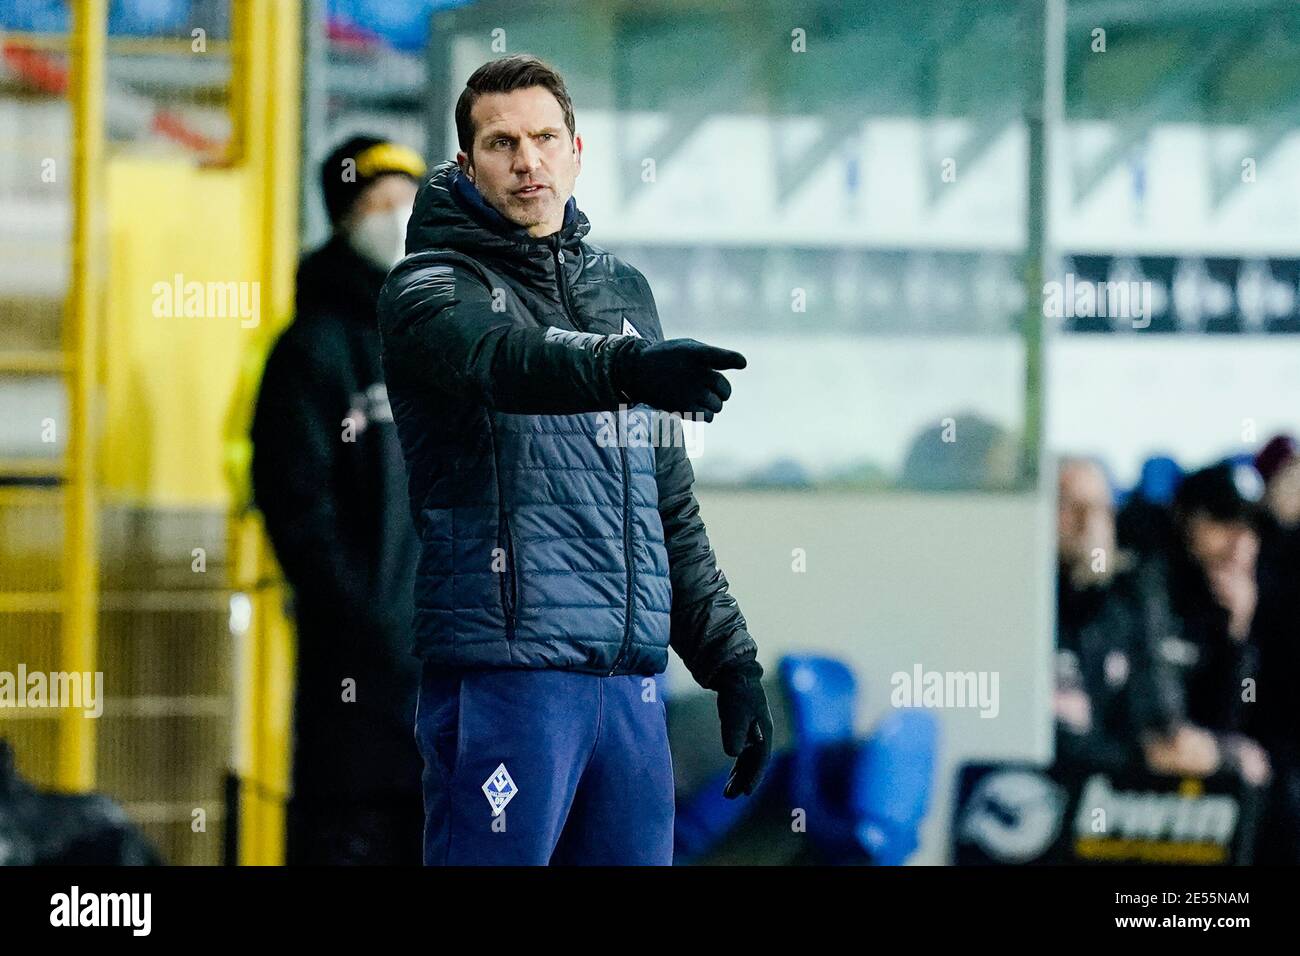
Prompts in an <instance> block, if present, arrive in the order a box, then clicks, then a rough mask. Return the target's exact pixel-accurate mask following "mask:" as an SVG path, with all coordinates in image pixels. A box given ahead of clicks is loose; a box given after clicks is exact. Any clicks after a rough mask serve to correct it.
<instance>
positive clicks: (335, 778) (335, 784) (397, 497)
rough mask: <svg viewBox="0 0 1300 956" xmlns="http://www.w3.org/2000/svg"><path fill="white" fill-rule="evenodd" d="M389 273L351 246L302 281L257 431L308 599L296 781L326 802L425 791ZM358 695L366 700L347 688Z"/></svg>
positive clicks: (262, 487) (286, 542)
mask: <svg viewBox="0 0 1300 956" xmlns="http://www.w3.org/2000/svg"><path fill="white" fill-rule="evenodd" d="M383 281H384V273H383V272H382V271H380V270H378V269H376V268H375V267H373V266H371V265H370V264H369V263H367V262H366V261H365V260H363V259H362V258H361V257H360V256H359V255H357V254H356V253H355V252H354V251H353V250H352V249H351V247H350V246H349V245H348V244H347V242H346V240H344V239H343V238H341V237H338V236H336V237H335V238H333V239H331V240H330V241H329V242H327V243H326V244H325V245H324V246H322V247H321V248H320V249H318V250H317V251H315V252H314V253H312V254H311V255H309V256H307V257H306V258H305V259H304V260H303V261H302V263H301V265H300V267H299V270H298V289H297V315H296V318H295V320H294V321H293V323H292V324H291V325H290V326H289V327H288V329H287V330H286V331H285V332H284V333H283V334H282V335H281V336H280V338H279V340H278V341H277V342H276V344H275V347H274V348H273V349H272V351H271V354H270V357H269V359H268V360H267V364H266V371H265V374H264V376H263V379H262V386H261V392H260V394H259V396H258V401H257V408H256V412H255V414H254V420H253V430H252V439H253V469H252V471H253V494H254V499H255V501H256V503H257V505H258V507H259V508H260V509H261V511H262V514H263V516H264V518H265V521H266V528H267V533H268V534H269V536H270V538H271V543H272V544H273V545H274V547H275V552H276V556H277V558H278V559H279V561H280V565H281V567H282V568H283V570H284V573H285V576H286V578H287V579H288V581H289V584H290V585H291V587H292V590H293V594H294V609H295V616H296V618H297V624H298V681H297V697H296V708H295V711H296V712H295V737H296V755H295V760H294V772H295V777H296V778H297V779H298V781H299V783H300V784H301V785H302V786H306V787H309V789H310V790H311V791H312V792H313V793H314V794H316V795H322V794H324V793H325V792H330V793H333V794H335V795H339V796H348V795H358V794H361V793H374V792H391V791H395V790H400V789H407V790H409V789H415V790H417V791H418V788H419V781H420V761H419V756H418V753H417V752H416V750H415V744H414V738H413V730H412V728H413V726H414V722H415V699H416V695H417V693H418V690H419V667H420V665H419V661H418V660H416V659H415V658H414V657H413V656H412V655H411V652H410V643H411V638H410V618H411V586H412V581H413V579H414V574H415V563H416V560H417V557H418V552H419V549H418V544H417V542H416V539H415V530H414V528H413V527H412V526H411V520H410V515H409V512H408V510H407V507H406V472H405V467H404V465H403V463H402V454H401V448H400V446H399V444H398V439H397V430H396V428H395V426H394V425H393V417H392V411H391V409H390V407H389V402H388V396H387V390H386V387H385V385H384V378H383V368H382V364H381V361H380V350H379V332H378V329H377V327H376V322H375V307H376V303H377V301H378V297H379V289H380V287H381V286H382V284H383ZM348 679H351V680H353V681H355V701H354V702H352V701H347V700H345V699H344V687H343V682H344V681H345V680H348Z"/></svg>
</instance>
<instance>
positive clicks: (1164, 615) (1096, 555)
mask: <svg viewBox="0 0 1300 956" xmlns="http://www.w3.org/2000/svg"><path fill="white" fill-rule="evenodd" d="M1057 535H1058V538H1057V551H1058V562H1059V563H1058V569H1057V571H1058V573H1057V597H1058V611H1057V687H1056V694H1055V699H1054V700H1055V713H1056V727H1057V732H1056V740H1057V759H1058V761H1059V762H1060V763H1061V764H1062V765H1065V766H1069V767H1073V768H1079V769H1085V768H1086V769H1102V770H1107V771H1111V772H1126V771H1134V770H1141V769H1143V768H1145V769H1147V770H1150V771H1152V772H1155V773H1169V774H1189V775H1194V776H1204V775H1208V774H1210V773H1212V772H1214V770H1215V769H1216V768H1217V766H1218V764H1219V755H1218V750H1217V747H1216V745H1215V742H1214V739H1213V737H1212V736H1211V735H1210V734H1209V733H1207V732H1206V731H1205V730H1204V729H1202V728H1199V727H1196V726H1193V725H1191V724H1188V723H1187V722H1186V721H1185V720H1183V719H1182V700H1181V694H1180V690H1179V686H1178V683H1177V675H1176V673H1175V672H1173V671H1172V670H1171V669H1170V668H1168V667H1167V666H1165V665H1164V664H1163V662H1162V661H1161V660H1160V659H1159V658H1158V656H1157V655H1156V654H1155V652H1154V647H1155V641H1156V639H1158V638H1159V637H1161V636H1163V635H1165V634H1166V633H1168V630H1169V628H1170V627H1171V626H1172V624H1171V621H1170V619H1169V615H1168V610H1167V605H1166V603H1165V601H1164V595H1163V577H1162V575H1161V574H1160V573H1159V571H1158V569H1157V568H1156V567H1155V566H1153V565H1137V564H1135V563H1134V561H1133V559H1132V557H1131V556H1130V555H1129V554H1128V553H1126V552H1121V551H1119V550H1118V549H1117V548H1116V540H1115V508H1114V496H1113V494H1112V491H1111V488H1110V486H1109V484H1108V482H1107V479H1106V476H1105V473H1104V472H1103V471H1102V469H1101V467H1100V466H1099V465H1097V464H1096V463H1095V462H1092V461H1088V460H1085V459H1079V458H1070V459H1065V460H1063V461H1062V462H1061V465H1060V470H1059V496H1058V512H1057Z"/></svg>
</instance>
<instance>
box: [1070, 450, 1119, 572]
mask: <svg viewBox="0 0 1300 956" xmlns="http://www.w3.org/2000/svg"><path fill="white" fill-rule="evenodd" d="M1056 507H1057V515H1056V517H1057V522H1056V523H1057V552H1058V554H1059V556H1060V560H1061V563H1062V564H1064V565H1066V566H1067V567H1069V568H1070V569H1071V570H1072V571H1075V572H1076V573H1078V574H1085V576H1086V572H1088V571H1090V569H1091V568H1092V567H1093V563H1094V560H1095V558H1096V557H1097V552H1098V550H1100V551H1101V552H1102V555H1103V557H1104V567H1106V568H1111V567H1112V565H1113V561H1114V551H1115V506H1114V503H1113V501H1112V498H1111V493H1110V486H1109V484H1108V483H1107V481H1106V476H1105V475H1104V474H1102V471H1101V469H1100V468H1098V467H1097V466H1096V465H1093V464H1089V463H1087V462H1071V463H1068V464H1066V465H1064V466H1062V468H1061V473H1060V486H1059V493H1058V496H1057V506H1056ZM1102 566H1103V564H1102V563H1101V562H1098V564H1097V567H1099V568H1100V567H1102ZM1101 573H1102V572H1100V571H1098V572H1096V574H1098V575H1100V574H1101Z"/></svg>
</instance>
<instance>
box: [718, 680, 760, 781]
mask: <svg viewBox="0 0 1300 956" xmlns="http://www.w3.org/2000/svg"><path fill="white" fill-rule="evenodd" d="M762 678H763V668H762V666H761V665H760V664H759V663H758V661H746V662H745V663H743V664H739V665H737V666H736V667H733V668H730V669H729V670H726V671H724V672H723V673H722V674H721V675H720V676H718V677H716V678H714V680H713V682H712V683H713V687H714V689H716V690H717V692H718V717H719V718H720V719H721V721H722V749H723V750H725V751H726V753H727V756H728V757H736V758H737V759H736V763H735V766H733V767H732V768H731V775H730V776H729V777H728V778H727V783H726V786H725V787H723V790H722V795H723V796H725V797H727V798H728V799H733V798H735V797H738V796H740V794H742V793H744V794H750V793H753V792H754V788H755V787H757V786H758V784H759V782H760V781H761V780H762V779H763V771H764V768H765V767H766V766H767V761H768V758H769V757H770V756H771V754H772V712H771V711H770V710H769V709H768V706H767V695H766V694H765V693H763V684H762Z"/></svg>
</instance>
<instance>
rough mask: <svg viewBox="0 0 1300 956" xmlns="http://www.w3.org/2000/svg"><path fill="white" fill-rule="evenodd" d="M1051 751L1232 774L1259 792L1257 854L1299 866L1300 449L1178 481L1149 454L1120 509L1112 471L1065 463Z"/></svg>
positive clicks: (1078, 766) (1280, 445)
mask: <svg viewBox="0 0 1300 956" xmlns="http://www.w3.org/2000/svg"><path fill="white" fill-rule="evenodd" d="M1058 481H1059V496H1058V514H1057V518H1058V521H1057V558H1058V569H1057V570H1058V574H1057V674H1056V691H1055V697H1054V702H1055V717H1056V740H1057V748H1056V749H1057V761H1058V764H1059V765H1061V766H1062V767H1064V768H1067V769H1072V770H1079V771H1095V770H1100V771H1107V772H1112V773H1130V772H1137V773H1143V772H1145V773H1152V774H1160V775H1174V776H1182V777H1210V776H1214V775H1218V774H1228V775H1232V776H1233V777H1235V778H1236V779H1237V780H1239V781H1240V782H1241V783H1242V784H1244V785H1245V786H1247V787H1251V788H1256V789H1257V791H1258V792H1259V793H1260V795H1261V796H1262V797H1263V807H1264V809H1263V818H1262V821H1261V823H1260V826H1259V828H1258V831H1257V833H1258V836H1257V840H1256V844H1255V852H1254V862H1256V863H1286V864H1295V863H1297V862H1300V721H1298V720H1297V714H1300V699H1297V698H1296V697H1294V696H1293V695H1292V694H1291V693H1290V691H1291V688H1292V686H1293V684H1294V682H1295V680H1296V678H1297V676H1300V653H1297V650H1298V648H1300V597H1298V595H1300V453H1298V452H1297V445H1296V442H1295V440H1294V439H1293V438H1292V437H1290V436H1278V437H1276V438H1274V439H1272V440H1271V441H1269V442H1268V443H1267V444H1266V445H1264V447H1263V448H1262V449H1260V451H1259V453H1258V454H1256V455H1254V456H1253V457H1250V456H1238V457H1236V458H1232V459H1228V460H1225V461H1222V462H1218V463H1215V464H1213V465H1210V466H1209V467H1205V468H1202V469H1200V470H1198V471H1196V472H1194V473H1192V474H1190V475H1186V476H1183V475H1182V473H1181V471H1180V470H1179V469H1178V466H1177V465H1176V464H1175V463H1174V462H1173V461H1172V460H1171V459H1168V458H1163V457H1162V458H1153V459H1151V460H1149V461H1148V462H1147V463H1146V466H1145V467H1144V468H1143V473H1142V479H1141V481H1140V482H1139V484H1138V485H1137V487H1136V488H1135V489H1134V491H1133V492H1132V493H1131V494H1129V495H1128V496H1127V499H1126V500H1125V501H1124V504H1123V507H1122V508H1118V507H1117V502H1116V499H1117V495H1116V492H1115V489H1114V488H1113V486H1112V482H1111V480H1110V479H1109V477H1108V475H1107V472H1106V470H1105V468H1104V467H1103V465H1102V464H1101V463H1100V462H1098V461H1095V460H1092V459H1089V458H1085V457H1067V458H1064V459H1062V460H1061V462H1060V465H1059V474H1058Z"/></svg>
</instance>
